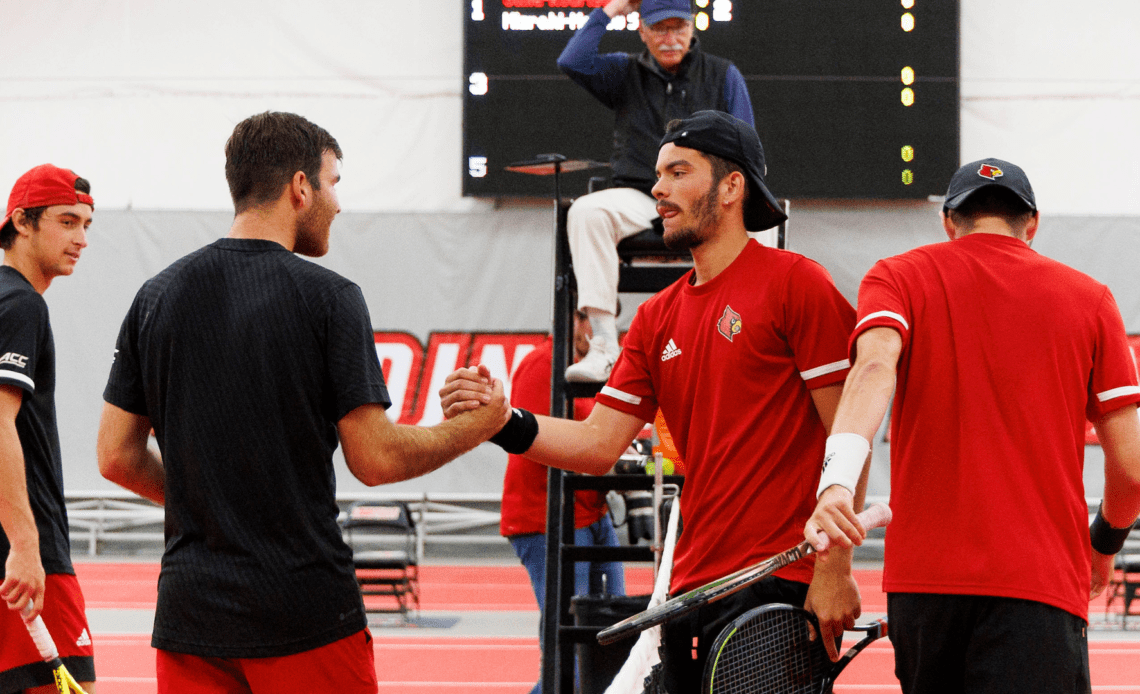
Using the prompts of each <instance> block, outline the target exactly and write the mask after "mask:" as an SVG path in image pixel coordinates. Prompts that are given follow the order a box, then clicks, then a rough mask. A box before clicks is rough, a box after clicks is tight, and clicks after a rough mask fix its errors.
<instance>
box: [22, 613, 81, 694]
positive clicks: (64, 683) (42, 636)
mask: <svg viewBox="0 0 1140 694" xmlns="http://www.w3.org/2000/svg"><path fill="white" fill-rule="evenodd" d="M31 613H32V601H31V600H29V601H28V604H27V605H25V606H24V609H23V610H20V616H21V617H23V619H24V626H26V627H28V633H29V634H31V636H32V641H35V642H36V649H37V650H39V652H40V657H41V658H43V659H44V662H45V663H47V664H48V667H50V668H51V672H52V676H54V677H55V688H56V690H57V691H58V692H59V694H87V692H85V691H84V690H83V687H80V686H79V683H78V682H76V681H75V678H74V677H72V676H71V673H70V672H68V671H67V668H66V667H65V666H64V664H63V661H62V660H60V657H59V651H58V650H56V648H55V641H52V639H51V634H49V633H48V630H47V626H46V625H45V624H44V618H43V617H41V616H39V615H36V618H35V619H29V618H28V615H30V614H31Z"/></svg>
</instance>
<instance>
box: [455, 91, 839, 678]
mask: <svg viewBox="0 0 1140 694" xmlns="http://www.w3.org/2000/svg"><path fill="white" fill-rule="evenodd" d="M656 173H657V183H656V185H654V187H653V194H654V196H655V198H656V199H657V211H658V213H659V214H660V215H661V217H662V218H663V220H664V226H665V243H666V244H667V245H669V246H670V247H672V248H686V249H688V250H689V251H690V252H691V253H692V256H693V266H694V267H693V270H692V271H691V272H689V273H688V274H686V275H685V276H684V277H682V278H681V279H680V280H678V281H677V282H676V283H674V284H672V285H670V286H669V287H667V288H666V289H664V290H662V291H661V292H659V293H658V294H657V295H656V296H654V297H653V298H651V299H649V300H648V301H646V302H645V303H644V304H642V305H641V306H640V307H639V308H638V311H637V315H636V317H635V318H634V319H633V323H632V325H631V326H630V329H629V333H628V334H627V336H626V340H625V346H624V349H623V351H622V353H621V356H620V357H619V358H618V361H617V363H616V364H615V366H614V369H613V373H612V374H611V375H610V377H609V380H608V381H607V383H606V386H605V387H604V388H603V389H602V391H601V393H600V394H599V395H598V398H597V405H596V406H595V407H594V410H593V412H592V413H591V414H590V416H589V417H588V418H587V419H586V420H585V421H584V422H575V421H571V420H567V419H552V418H549V417H536V416H535V415H532V414H531V413H529V412H526V411H522V410H518V409H516V410H515V412H514V414H513V416H512V418H511V420H510V422H508V424H507V426H506V427H504V428H503V430H502V431H500V432H499V433H498V434H496V435H495V436H494V437H493V438H492V439H491V441H493V442H495V443H498V444H499V445H501V446H503V448H504V449H506V450H507V451H508V452H514V453H522V454H523V455H526V456H527V457H528V458H531V459H532V460H535V461H537V462H540V463H543V464H545V465H550V466H553V467H559V468H564V469H568V470H574V471H577V472H585V473H591V474H601V473H604V472H605V471H606V470H608V469H609V467H610V466H612V465H613V463H614V461H615V460H617V458H618V456H620V455H621V453H622V452H623V451H624V450H625V447H626V446H628V445H629V443H630V441H631V440H632V439H633V437H634V436H636V435H637V433H638V432H639V431H640V430H641V428H642V426H643V425H644V424H645V423H646V422H651V421H653V419H654V416H655V414H656V412H657V409H658V407H660V408H661V411H662V413H663V414H664V417H665V420H666V422H667V423H668V425H669V430H670V431H671V432H672V433H673V439H674V441H675V443H676V445H677V449H678V452H679V453H680V455H681V457H682V458H683V459H684V461H685V486H684V489H683V491H682V499H681V508H682V509H684V510H683V516H684V531H683V532H682V533H681V535H680V537H679V539H678V540H677V545H676V550H675V552H676V553H675V560H674V566H673V575H672V582H671V586H670V593H671V594H673V595H677V594H679V593H683V592H685V591H688V590H691V589H693V588H696V587H697V586H700V585H702V584H704V583H707V582H709V581H712V580H715V579H718V578H721V577H723V576H725V575H727V574H729V573H732V572H733V571H736V570H738V569H741V568H744V567H746V566H748V565H750V564H754V563H756V562H758V561H761V560H763V559H766V558H768V557H769V556H771V555H773V554H776V553H778V552H781V551H783V550H785V549H787V548H788V547H791V546H793V545H795V544H796V543H797V542H799V541H800V540H801V539H802V538H801V537H800V531H801V529H802V528H803V522H804V521H806V520H807V518H808V517H809V516H810V515H811V510H812V508H813V505H814V496H815V494H814V493H815V485H816V483H817V482H818V479H819V469H818V466H816V465H813V464H812V463H811V462H810V461H811V459H812V457H813V456H814V455H818V456H819V457H822V456H823V447H824V441H825V439H826V437H827V432H828V429H829V428H830V425H831V418H832V415H833V413H834V411H835V406H836V404H837V403H838V401H839V394H840V390H841V384H842V382H843V379H844V377H845V375H846V373H847V369H848V362H847V355H846V352H847V347H846V345H847V337H848V335H849V334H850V332H851V329H852V328H853V327H854V324H855V312H854V310H853V309H852V308H851V305H850V304H849V303H848V302H847V300H846V299H844V298H843V296H842V295H841V294H840V293H839V292H838V290H837V289H836V288H835V285H834V284H833V283H832V281H831V278H830V276H829V275H828V274H827V272H826V271H825V270H824V269H823V268H822V267H821V266H819V265H818V264H817V263H815V262H813V261H811V260H809V259H807V258H805V257H803V256H801V255H798V254H796V253H791V252H788V251H783V250H777V249H773V248H767V247H764V246H762V245H760V244H759V243H757V242H756V241H754V240H751V239H750V238H749V237H748V234H747V232H746V229H749V228H760V229H762V228H765V225H767V226H771V224H774V223H775V222H773V221H772V220H773V219H776V221H778V218H777V215H780V214H781V213H780V212H779V206H778V204H777V202H776V200H775V198H774V197H773V196H772V194H771V193H770V192H769V191H768V189H767V187H766V186H765V184H764V153H763V149H762V147H761V145H760V139H759V137H758V136H757V135H756V131H755V130H754V129H753V128H752V127H751V126H750V125H748V124H747V123H745V122H743V121H741V120H739V119H737V118H734V117H732V116H731V115H728V114H726V113H722V112H718V111H700V112H698V113H695V114H693V115H692V116H691V117H689V118H685V119H683V120H679V121H677V122H674V123H670V124H669V127H668V128H667V130H666V135H665V137H664V139H663V141H662V143H661V147H660V152H659V154H658V158H657V165H656ZM488 377H489V372H488V371H486V369H485V367H479V370H478V371H475V370H471V369H464V370H460V371H458V372H456V373H455V374H452V376H450V377H449V379H448V383H447V384H446V385H445V386H444V388H443V390H442V391H441V397H442V398H443V405H444V411H445V413H447V414H449V415H452V414H458V413H460V412H462V411H464V410H466V409H468V408H471V407H474V406H476V403H478V402H479V401H480V399H481V398H485V397H487V396H489V393H490V390H489V387H490V383H489V378H488ZM845 551H846V554H844V553H843V551H841V552H838V553H835V554H834V556H832V557H829V561H828V562H825V563H818V564H817V565H816V568H815V571H814V573H813V568H812V563H811V562H801V563H799V564H795V565H792V566H789V567H787V568H785V569H783V570H781V571H779V572H777V573H776V575H775V576H773V577H771V578H769V579H766V580H764V581H761V582H758V583H756V584H754V585H752V586H749V587H748V588H747V589H745V590H742V591H740V592H739V593H736V594H734V595H732V596H730V597H728V598H725V599H724V600H721V601H718V602H716V603H713V604H711V605H708V606H706V607H704V608H701V609H700V610H698V611H697V612H695V613H693V614H692V615H691V616H687V617H682V618H680V619H677V620H674V621H672V622H669V623H667V624H666V625H665V630H664V631H665V635H664V640H663V647H662V664H663V675H664V677H663V679H664V684H665V687H666V689H667V690H668V691H669V692H673V694H683V693H687V692H693V691H697V689H698V687H699V685H700V680H701V675H702V672H703V670H704V666H705V661H706V660H707V657H708V653H709V649H710V647H711V645H712V641H713V640H714V639H715V638H716V637H717V635H718V634H719V633H720V631H721V630H722V629H723V628H724V626H725V625H727V624H728V623H729V622H731V621H732V619H734V618H735V617H737V616H738V615H740V614H742V613H743V612H745V611H746V610H748V609H750V608H752V607H755V606H757V605H762V604H766V603H771V602H782V603H792V604H796V605H806V606H807V607H808V608H809V609H811V610H812V611H814V612H815V613H816V614H817V615H818V616H819V618H820V622H821V628H822V629H823V630H824V636H825V639H824V642H825V643H826V644H827V645H828V646H829V647H830V648H834V643H833V640H832V639H831V638H827V637H831V636H834V635H837V634H838V633H839V632H841V631H842V629H843V628H844V627H845V626H850V625H852V624H853V623H854V619H855V618H856V617H857V616H858V613H857V611H856V609H855V608H856V606H857V604H858V589H857V588H856V587H855V584H854V581H853V580H852V578H851V565H850V552H849V550H845ZM809 585H810V588H809ZM694 641H695V646H694ZM694 650H695V651H696V656H695V657H694V655H693V651H694Z"/></svg>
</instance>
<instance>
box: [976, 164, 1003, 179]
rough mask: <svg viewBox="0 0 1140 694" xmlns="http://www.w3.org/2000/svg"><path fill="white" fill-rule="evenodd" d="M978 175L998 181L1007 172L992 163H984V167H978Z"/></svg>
mask: <svg viewBox="0 0 1140 694" xmlns="http://www.w3.org/2000/svg"><path fill="white" fill-rule="evenodd" d="M978 175H979V176H981V177H982V178H988V179H990V180H991V181H996V180H997V179H999V178H1001V177H1002V176H1004V175H1005V172H1004V171H1002V170H1001V169H999V168H998V167H996V166H993V165H991V164H982V168H980V169H978Z"/></svg>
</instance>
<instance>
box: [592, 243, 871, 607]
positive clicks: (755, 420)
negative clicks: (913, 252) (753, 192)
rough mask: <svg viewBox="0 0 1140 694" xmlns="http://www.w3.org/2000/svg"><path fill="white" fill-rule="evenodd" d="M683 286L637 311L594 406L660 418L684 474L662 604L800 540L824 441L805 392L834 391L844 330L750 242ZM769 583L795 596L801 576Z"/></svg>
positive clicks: (825, 306)
mask: <svg viewBox="0 0 1140 694" xmlns="http://www.w3.org/2000/svg"><path fill="white" fill-rule="evenodd" d="M691 277H692V272H690V273H688V274H686V275H685V276H684V277H682V278H681V279H680V280H678V281H677V282H676V283H674V284H672V285H670V286H669V287H667V288H666V289H664V290H663V291H661V292H660V293H658V294H657V295H656V296H654V297H653V298H651V299H650V300H648V301H646V302H645V303H644V304H642V305H641V306H640V308H638V311H637V315H636V316H635V317H634V319H633V323H632V325H631V326H630V329H629V334H628V335H626V338H625V345H624V348H623V349H622V353H621V356H620V357H619V358H618V361H617V363H616V364H615V365H614V369H613V373H612V374H611V375H610V378H609V381H608V383H607V384H606V386H605V387H604V388H603V389H602V392H601V393H600V394H599V395H598V402H599V403H601V404H603V405H606V406H607V407H612V408H614V409H615V410H620V411H622V412H626V413H629V414H633V415H636V416H638V417H640V418H641V419H642V420H644V421H647V422H648V421H652V420H653V417H654V414H655V413H656V411H657V408H658V406H660V408H661V411H662V413H663V414H664V416H665V421H666V422H667V424H668V426H669V431H670V432H671V433H672V434H673V440H674V442H675V443H676V445H677V450H678V451H679V452H680V454H681V458H682V459H683V460H684V461H685V487H684V492H683V502H682V504H681V507H682V508H683V509H684V511H683V513H684V531H683V532H682V533H681V536H680V538H679V539H678V541H677V547H676V550H675V555H674V566H673V578H672V585H671V592H672V593H674V594H676V593H678V592H683V591H686V590H689V589H691V588H695V587H697V586H699V585H702V584H704V583H707V582H709V581H711V580H714V579H717V578H720V577H722V576H724V575H725V574H728V573H731V572H733V571H736V570H737V569H741V568H743V567H745V566H748V565H749V564H752V563H755V562H757V561H760V560H762V559H766V558H768V557H769V556H771V555H773V554H776V553H778V552H781V551H783V550H785V549H788V548H789V547H792V546H794V545H796V544H798V543H799V542H801V541H802V540H803V527H804V523H805V522H807V519H808V517H809V516H810V515H811V512H812V510H813V509H814V508H815V491H816V485H818V483H819V475H820V461H822V460H823V447H824V442H825V440H826V437H827V432H826V430H825V429H824V426H823V423H822V422H821V421H820V418H819V415H818V414H817V413H816V410H815V405H814V403H813V402H812V399H811V394H810V390H811V389H813V388H821V387H823V386H829V385H833V384H836V383H842V382H843V379H844V378H845V377H846V375H847V371H848V370H849V367H850V364H849V362H848V360H847V337H848V335H849V334H850V333H851V329H852V327H853V326H854V323H855V312H854V309H852V307H851V305H850V304H849V303H848V302H847V300H846V299H844V298H843V296H842V295H841V294H840V293H839V291H838V290H837V289H836V288H835V285H834V284H833V283H832V281H831V277H830V276H829V275H828V274H827V271H826V270H824V269H823V267H821V266H820V265H819V264H817V263H815V262H814V261H812V260H809V259H807V258H805V257H803V256H801V255H798V254H796V253H790V252H788V251H782V250H776V249H772V248H767V247H764V246H761V245H760V244H758V243H756V242H755V241H749V243H748V245H747V246H746V247H745V249H744V251H743V252H741V254H740V255H739V256H737V258H736V260H734V261H733V262H732V264H731V265H729V267H728V268H726V269H725V270H724V271H723V272H721V273H720V274H719V275H717V276H716V277H715V278H713V279H712V280H711V281H709V282H706V283H705V284H702V285H700V286H697V287H694V286H692V285H690V284H689V281H690V278H691ZM776 575H778V576H782V577H784V578H787V579H791V580H796V581H802V582H805V583H806V582H809V581H810V580H811V575H812V564H811V563H810V562H800V563H798V564H793V565H792V566H790V567H787V568H785V569H784V570H782V571H780V572H778V573H777V574H776Z"/></svg>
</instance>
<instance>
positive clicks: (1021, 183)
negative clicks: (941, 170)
mask: <svg viewBox="0 0 1140 694" xmlns="http://www.w3.org/2000/svg"><path fill="white" fill-rule="evenodd" d="M990 186H999V187H1001V188H1008V189H1009V190H1011V191H1013V193H1014V194H1015V195H1017V197H1019V198H1021V201H1022V202H1024V203H1025V204H1026V205H1028V206H1029V209H1030V210H1032V211H1037V199H1036V198H1035V197H1034V196H1033V186H1031V185H1029V177H1027V176H1026V175H1025V172H1024V171H1022V170H1021V167H1020V166H1018V165H1017V164H1010V163H1009V162H1008V161H1004V160H1002V159H980V160H978V161H973V162H970V163H969V164H966V165H965V166H963V167H962V168H960V169H958V170H957V171H955V172H954V175H953V176H952V177H951V178H950V188H949V189H948V190H947V191H946V202H944V203H943V204H942V209H943V210H944V211H945V210H956V209H958V208H959V207H960V206H961V205H962V203H964V202H966V200H967V199H969V197H970V196H971V195H973V194H974V193H976V192H978V191H979V190H981V189H982V188H989V187H990Z"/></svg>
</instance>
